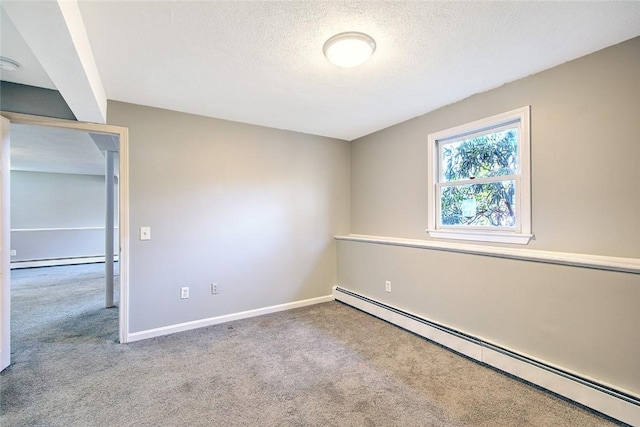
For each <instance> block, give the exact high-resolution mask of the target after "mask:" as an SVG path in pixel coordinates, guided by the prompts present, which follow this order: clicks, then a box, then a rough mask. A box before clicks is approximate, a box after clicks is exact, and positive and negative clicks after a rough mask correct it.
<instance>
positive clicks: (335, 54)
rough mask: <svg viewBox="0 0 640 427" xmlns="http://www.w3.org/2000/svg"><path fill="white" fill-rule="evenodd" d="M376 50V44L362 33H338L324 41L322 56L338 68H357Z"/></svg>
mask: <svg viewBox="0 0 640 427" xmlns="http://www.w3.org/2000/svg"><path fill="white" fill-rule="evenodd" d="M375 50H376V42H375V41H374V40H373V39H372V38H371V37H369V36H368V35H366V34H364V33H356V32H348V33H340V34H336V35H335V36H333V37H331V38H330V39H329V40H327V41H326V43H325V44H324V47H323V48H322V51H323V52H324V56H326V57H327V59H328V60H329V61H330V62H331V63H332V64H335V65H337V66H338V67H344V68H351V67H357V66H358V65H360V64H363V63H364V62H366V60H367V59H369V58H370V57H371V55H373V52H375Z"/></svg>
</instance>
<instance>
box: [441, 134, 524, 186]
mask: <svg viewBox="0 0 640 427" xmlns="http://www.w3.org/2000/svg"><path fill="white" fill-rule="evenodd" d="M440 153H441V154H440V155H441V156H442V157H441V159H440V161H441V163H440V164H441V173H442V181H443V182H448V181H449V182H450V181H458V180H463V179H470V178H488V177H494V176H502V175H515V174H516V173H517V171H518V166H517V165H518V159H517V157H518V129H517V128H512V129H506V130H501V131H498V132H494V133H490V134H487V135H482V136H476V137H473V138H468V139H464V140H462V141H456V142H452V143H448V144H447V143H442V147H441V151H440Z"/></svg>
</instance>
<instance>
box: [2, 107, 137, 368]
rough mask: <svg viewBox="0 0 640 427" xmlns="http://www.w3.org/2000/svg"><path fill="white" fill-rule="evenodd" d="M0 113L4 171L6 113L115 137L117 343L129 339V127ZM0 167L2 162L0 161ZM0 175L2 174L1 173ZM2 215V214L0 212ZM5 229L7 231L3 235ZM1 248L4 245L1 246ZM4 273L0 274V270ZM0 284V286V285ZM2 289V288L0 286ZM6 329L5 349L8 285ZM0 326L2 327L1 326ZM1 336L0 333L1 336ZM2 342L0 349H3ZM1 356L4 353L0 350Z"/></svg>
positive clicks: (14, 117) (30, 121) (18, 118)
mask: <svg viewBox="0 0 640 427" xmlns="http://www.w3.org/2000/svg"><path fill="white" fill-rule="evenodd" d="M1 113H2V116H3V125H2V129H3V149H6V155H3V156H2V160H3V162H4V161H5V159H6V162H7V163H6V171H7V172H8V171H9V143H8V134H7V144H6V147H5V144H4V128H5V125H4V118H5V117H6V118H7V119H8V120H7V123H9V121H10V123H16V124H23V125H33V126H50V127H58V128H66V129H75V130H81V131H87V132H91V133H98V134H106V135H112V136H114V137H117V138H118V144H119V149H118V154H119V160H120V161H119V181H118V183H119V186H118V188H119V191H118V207H119V215H118V219H119V234H120V238H119V243H120V248H119V251H118V252H119V255H118V263H119V270H120V301H119V304H118V305H119V307H118V308H119V310H118V313H119V318H120V322H119V323H120V325H119V338H120V342H121V343H126V342H129V129H127V128H125V127H122V126H113V125H103V124H96V123H85V122H77V121H71V120H62V119H54V118H50V117H40V116H32V115H28V114H21V113H12V112H5V111H2V112H1ZM8 130H9V125H7V132H8ZM3 170H5V169H4V164H3ZM3 178H4V177H3ZM8 183H9V182H8V180H7V182H6V183H5V182H4V179H3V185H6V186H7V190H8V189H9V187H8ZM5 195H6V199H5V200H6V203H3V209H4V211H3V213H6V217H5V218H6V219H7V231H8V232H10V228H9V227H10V226H9V222H8V220H9V212H8V210H9V198H8V192H6V194H5V192H4V191H3V197H4V196H5ZM3 216H4V215H3ZM8 236H9V233H7V238H8ZM6 247H7V250H6V251H2V252H0V253H2V257H3V259H4V260H6V265H7V267H6V268H7V277H9V275H10V272H11V270H10V260H11V257H10V249H9V246H6ZM2 249H4V248H2ZM3 275H4V274H3ZM0 287H1V286H0ZM0 290H2V289H0ZM6 292H7V294H6V304H7V308H6V312H7V314H6V318H7V324H6V330H7V349H8V345H9V344H8V342H9V341H8V340H9V338H8V330H9V324H8V319H9V298H10V294H9V289H6ZM4 301H5V298H4V297H3V299H2V304H3V305H2V316H0V317H2V328H5V321H4V320H5V319H4V317H5V308H4V307H5V306H4V304H5V302H4ZM3 330H4V329H3ZM2 338H3V339H4V336H3V337H2ZM4 348H5V347H4V344H3V347H2V350H3V352H4ZM3 356H4V354H3Z"/></svg>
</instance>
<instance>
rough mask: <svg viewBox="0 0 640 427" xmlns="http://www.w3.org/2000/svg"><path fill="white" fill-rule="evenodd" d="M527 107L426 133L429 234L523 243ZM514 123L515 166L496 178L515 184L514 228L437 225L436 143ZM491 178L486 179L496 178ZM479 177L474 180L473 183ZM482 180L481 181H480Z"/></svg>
mask: <svg viewBox="0 0 640 427" xmlns="http://www.w3.org/2000/svg"><path fill="white" fill-rule="evenodd" d="M529 121H530V106H526V107H522V108H518V109H516V110H512V111H508V112H506V113H502V114H498V115H495V116H492V117H488V118H486V119H482V120H477V121H475V122H471V123H467V124H464V125H461V126H456V127H453V128H450V129H446V130H443V131H440V132H436V133H432V134H429V137H428V144H429V151H428V164H427V173H428V175H427V183H428V191H427V192H428V197H429V200H428V203H427V221H428V228H427V232H428V233H429V236H430V237H433V238H443V239H456V240H471V241H480V242H494V243H513V244H520V245H526V244H528V243H529V241H530V240H531V238H533V235H532V234H531V160H530V159H531V144H530V125H529ZM509 124H516V126H517V128H518V165H517V171H516V174H514V175H508V176H500V177H499V180H500V181H502V180H515V184H516V194H515V198H516V226H515V228H509V229H505V228H500V227H495V228H494V227H477V226H466V225H457V226H444V227H443V226H441V225H440V219H439V216H440V196H439V194H440V185H439V184H440V179H441V178H440V177H441V176H442V174H441V173H440V164H439V163H440V146H441V143H451V142H453V141H454V140H461V139H466V138H468V137H469V136H471V135H473V134H478V133H482V132H487V131H490V130H493V129H496V128H499V127H501V126H505V125H509ZM496 179H497V178H495V179H493V178H492V179H489V180H490V181H491V180H496ZM476 181H477V182H479V181H480V180H474V182H476ZM483 181H484V180H483Z"/></svg>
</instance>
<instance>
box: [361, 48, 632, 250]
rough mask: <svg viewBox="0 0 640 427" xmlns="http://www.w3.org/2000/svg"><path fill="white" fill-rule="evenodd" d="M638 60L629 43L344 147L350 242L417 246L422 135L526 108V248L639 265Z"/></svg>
mask: <svg viewBox="0 0 640 427" xmlns="http://www.w3.org/2000/svg"><path fill="white" fill-rule="evenodd" d="M639 52H640V38H636V39H633V40H631V41H628V42H626V43H622V44H620V45H617V46H614V47H611V48H608V49H605V50H603V51H600V52H597V53H595V54H592V55H589V56H586V57H583V58H580V59H578V60H575V61H572V62H569V63H566V64H564V65H561V66H559V67H556V68H553V69H551V70H548V71H544V72H542V73H539V74H536V75H533V76H530V77H528V78H525V79H523V80H519V81H516V82H514V83H510V84H507V85H504V86H502V87H500V88H498V89H495V90H492V91H489V92H486V93H482V94H479V95H475V96H472V97H470V98H468V99H465V100H463V101H461V102H458V103H456V104H453V105H450V106H447V107H444V108H442V109H440V110H437V111H434V112H432V113H429V114H426V115H424V116H420V117H418V118H415V119H413V120H410V121H408V122H405V123H402V124H400V125H397V126H393V127H390V128H388V129H385V130H383V131H380V132H377V133H375V134H373V135H370V136H367V137H365V138H362V139H359V140H356V141H353V142H352V144H351V147H352V148H351V158H352V162H351V166H352V171H353V172H352V194H353V203H352V232H353V233H362V234H375V235H383V236H396V237H406V238H415V239H426V238H427V235H426V233H425V229H426V228H427V221H426V219H427V201H426V197H425V194H426V192H427V188H426V180H427V161H426V157H427V135H428V134H429V133H432V132H437V131H440V130H443V129H447V128H450V127H452V126H456V125H460V124H464V123H467V122H470V121H474V120H478V119H482V118H485V117H489V116H492V115H495V114H498V113H502V112H505V111H509V110H512V109H515V108H518V107H522V106H524V105H531V157H532V160H531V171H532V193H533V197H532V206H533V214H532V227H533V232H534V234H535V236H536V238H535V241H533V242H532V243H531V244H530V245H529V247H530V248H531V249H544V250H551V251H563V252H576V253H588V254H599V255H610V256H621V257H635V258H638V257H640V243H639V242H640V222H639V221H637V217H638V212H640V197H639V195H640V189H639V187H638V183H639V182H640V167H639V166H638V164H639V162H640V143H638V140H639V135H640V120H638V117H640V78H638V75H640V71H639V70H640V53H639ZM451 84H455V82H451ZM445 85H446V82H444V83H443V86H445Z"/></svg>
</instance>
